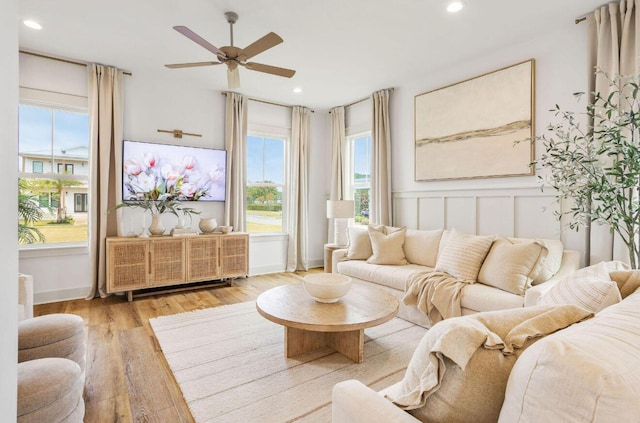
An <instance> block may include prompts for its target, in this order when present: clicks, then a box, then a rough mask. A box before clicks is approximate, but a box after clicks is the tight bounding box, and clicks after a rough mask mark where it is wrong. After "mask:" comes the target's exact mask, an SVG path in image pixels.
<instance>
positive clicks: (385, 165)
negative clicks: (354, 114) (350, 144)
mask: <svg viewBox="0 0 640 423" xmlns="http://www.w3.org/2000/svg"><path fill="white" fill-rule="evenodd" d="M389 91H390V90H380V91H376V92H375V93H373V94H372V96H371V102H372V105H373V117H372V119H371V193H370V199H369V201H370V204H369V213H370V216H369V219H370V221H371V223H375V224H378V225H391V224H392V223H393V216H392V212H391V131H390V128H389Z"/></svg>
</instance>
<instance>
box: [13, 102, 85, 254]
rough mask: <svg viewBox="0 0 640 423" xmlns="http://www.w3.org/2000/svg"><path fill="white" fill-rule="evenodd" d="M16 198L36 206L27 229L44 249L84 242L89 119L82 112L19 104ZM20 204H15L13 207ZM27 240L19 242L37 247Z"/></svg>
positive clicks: (82, 110)
mask: <svg viewBox="0 0 640 423" xmlns="http://www.w3.org/2000/svg"><path fill="white" fill-rule="evenodd" d="M18 125H19V126H18V128H19V138H18V170H19V176H20V184H19V194H20V196H21V198H23V199H24V198H26V199H31V200H32V203H33V204H35V205H36V208H38V207H39V213H38V214H39V218H37V219H36V220H35V221H34V222H32V223H30V224H29V225H25V222H23V221H20V222H18V223H19V224H20V225H25V226H33V227H34V228H35V229H37V230H38V231H39V232H40V233H41V234H42V237H43V239H42V240H41V241H40V242H43V243H44V244H64V243H78V242H85V243H86V241H87V240H88V231H87V212H88V199H87V197H88V178H89V116H88V114H87V112H86V108H64V107H60V106H48V105H43V104H40V103H30V102H26V101H25V102H21V104H20V108H19V121H18ZM20 204H24V203H23V202H21V201H19V205H20ZM40 242H39V241H34V240H33V239H32V240H31V241H30V242H29V241H24V240H22V241H21V243H23V244H24V243H40Z"/></svg>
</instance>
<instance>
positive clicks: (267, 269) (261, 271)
mask: <svg viewBox="0 0 640 423" xmlns="http://www.w3.org/2000/svg"><path fill="white" fill-rule="evenodd" d="M307 265H308V267H309V269H313V268H317V267H324V259H316V260H311V261H310V262H309V263H308V264H307ZM286 271H287V269H286V268H284V267H282V266H279V265H275V264H272V265H268V266H258V267H249V276H257V275H268V274H272V273H283V272H286Z"/></svg>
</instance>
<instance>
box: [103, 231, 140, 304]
mask: <svg viewBox="0 0 640 423" xmlns="http://www.w3.org/2000/svg"><path fill="white" fill-rule="evenodd" d="M148 287H149V241H146V240H142V241H131V240H125V241H121V240H117V239H107V292H123V291H130V290H134V289H144V288H148Z"/></svg>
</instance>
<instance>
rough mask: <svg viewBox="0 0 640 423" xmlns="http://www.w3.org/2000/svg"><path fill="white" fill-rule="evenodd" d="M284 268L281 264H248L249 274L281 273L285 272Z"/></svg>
mask: <svg viewBox="0 0 640 423" xmlns="http://www.w3.org/2000/svg"><path fill="white" fill-rule="evenodd" d="M285 271H286V269H285V268H283V267H282V266H281V265H276V264H271V265H268V266H257V267H251V266H249V276H255V275H268V274H270V273H282V272H285Z"/></svg>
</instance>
